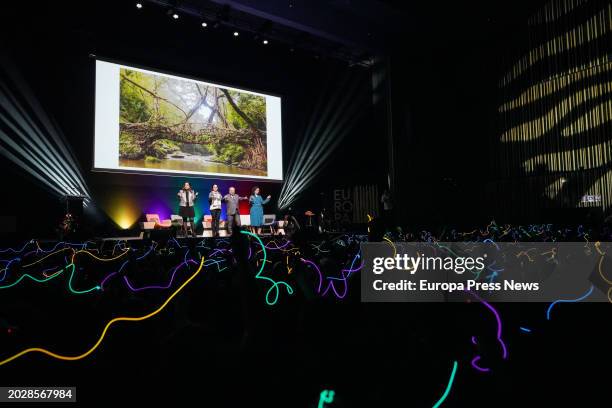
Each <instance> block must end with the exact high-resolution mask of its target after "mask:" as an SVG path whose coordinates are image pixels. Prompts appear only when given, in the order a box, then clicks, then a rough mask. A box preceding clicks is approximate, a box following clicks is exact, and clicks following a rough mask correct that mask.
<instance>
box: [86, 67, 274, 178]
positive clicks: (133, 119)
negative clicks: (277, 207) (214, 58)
mask: <svg viewBox="0 0 612 408" xmlns="http://www.w3.org/2000/svg"><path fill="white" fill-rule="evenodd" d="M281 128H282V127H281V98H280V97H278V96H272V95H266V94H262V93H256V92H251V91H246V90H243V89H238V88H232V87H228V86H225V85H219V84H213V83H209V82H202V81H198V80H194V79H189V78H183V77H179V76H175V75H168V74H165V73H161V72H155V71H149V70H145V69H141V68H135V67H130V66H127V65H121V64H116V63H112V62H108V61H103V60H99V59H98V60H96V108H95V140H94V161H93V169H94V170H97V171H113V172H125V173H141V174H142V173H146V174H160V175H162V174H163V175H171V176H180V175H184V176H190V177H193V176H206V177H219V178H240V179H243V178H244V179H261V180H272V181H281V180H282V179H283V160H282V135H281V133H282V131H281Z"/></svg>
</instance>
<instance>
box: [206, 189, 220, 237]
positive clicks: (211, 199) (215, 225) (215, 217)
mask: <svg viewBox="0 0 612 408" xmlns="http://www.w3.org/2000/svg"><path fill="white" fill-rule="evenodd" d="M221 200H222V197H221V193H220V192H219V186H217V185H216V184H213V185H212V189H211V190H210V193H209V194H208V203H209V204H210V215H211V216H212V236H213V237H216V236H218V235H219V217H220V216H221Z"/></svg>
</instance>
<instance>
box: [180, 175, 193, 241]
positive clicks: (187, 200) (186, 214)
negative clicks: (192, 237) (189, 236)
mask: <svg viewBox="0 0 612 408" xmlns="http://www.w3.org/2000/svg"><path fill="white" fill-rule="evenodd" d="M176 195H177V196H178V198H179V215H180V216H181V217H183V229H184V231H185V233H187V230H188V228H187V227H191V225H190V223H191V222H192V221H193V219H194V218H195V209H194V207H193V203H194V202H195V199H196V197H197V196H198V193H196V192H195V191H193V189H192V188H191V184H189V182H187V181H186V182H185V184H183V188H182V189H180V190H179V192H178V193H177V194H176ZM191 231H192V232H193V229H191Z"/></svg>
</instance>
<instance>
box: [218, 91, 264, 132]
mask: <svg viewBox="0 0 612 408" xmlns="http://www.w3.org/2000/svg"><path fill="white" fill-rule="evenodd" d="M229 93H230V95H231V97H232V99H233V100H234V102H235V103H236V105H238V108H240V110H241V111H242V112H244V114H245V115H247V116H248V117H249V119H251V121H253V123H254V124H255V127H256V128H257V129H265V128H266V100H265V98H264V97H263V96H258V95H253V94H248V93H244V92H237V91H229ZM226 103H227V120H228V122H230V123H231V124H232V126H233V127H235V128H236V129H245V128H247V127H248V125H247V123H246V122H245V121H244V119H243V118H242V117H241V116H240V115H239V114H238V113H237V112H236V111H235V110H234V109H233V108H232V107H231V106H230V104H229V102H226Z"/></svg>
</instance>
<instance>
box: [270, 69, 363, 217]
mask: <svg viewBox="0 0 612 408" xmlns="http://www.w3.org/2000/svg"><path fill="white" fill-rule="evenodd" d="M362 82H363V79H362V78H360V77H359V75H358V74H356V73H352V75H343V77H342V79H341V80H340V81H337V80H335V81H332V83H331V84H330V86H329V87H328V88H327V89H330V90H331V89H333V91H332V92H328V91H325V92H323V93H322V94H321V97H320V100H319V102H318V104H317V106H315V110H314V112H313V115H312V116H311V119H310V120H309V122H308V126H307V128H306V130H305V131H304V133H303V134H302V137H301V140H300V141H299V142H298V143H297V144H296V145H295V148H294V151H293V154H292V157H291V160H290V162H289V168H288V171H287V176H286V178H285V183H284V184H283V187H282V188H281V193H280V197H279V200H278V207H279V209H281V210H283V209H285V208H287V207H289V206H290V205H291V204H292V203H293V202H294V201H295V200H296V199H297V198H298V196H299V195H300V194H301V193H302V192H303V191H304V190H305V189H306V188H308V187H309V186H310V185H311V184H312V183H313V182H314V181H315V180H316V178H317V177H318V176H319V174H320V173H321V171H323V169H324V167H325V165H326V164H327V162H328V161H329V159H330V158H331V156H332V154H333V153H334V150H335V149H336V148H337V147H338V145H339V144H340V142H341V141H342V139H343V138H344V137H345V136H346V135H347V134H348V133H349V132H350V131H351V129H352V127H353V126H354V125H355V123H356V122H357V120H356V118H357V116H358V115H359V114H360V113H361V109H362V108H363V106H365V105H366V104H365V103H364V102H363V101H361V100H360V98H359V96H360V93H359V90H360V89H363V88H362V87H360V84H361V83H362ZM361 96H364V97H365V95H361Z"/></svg>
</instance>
